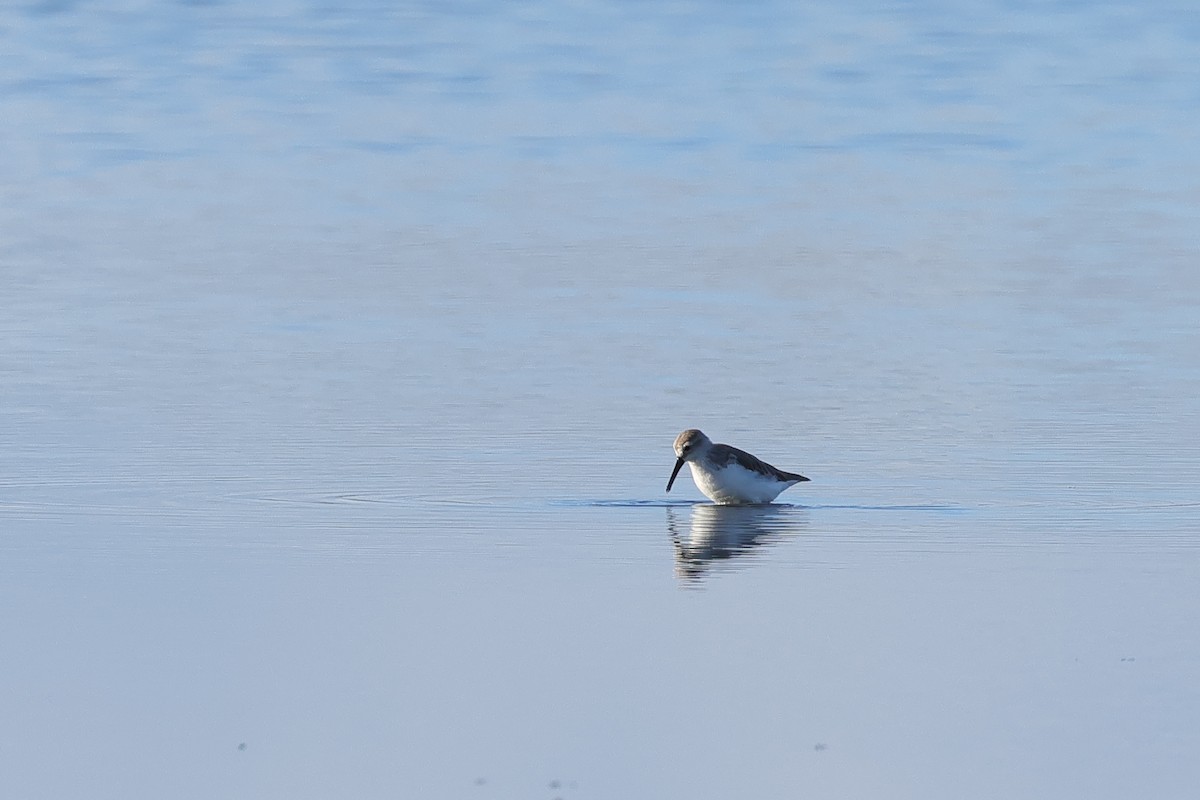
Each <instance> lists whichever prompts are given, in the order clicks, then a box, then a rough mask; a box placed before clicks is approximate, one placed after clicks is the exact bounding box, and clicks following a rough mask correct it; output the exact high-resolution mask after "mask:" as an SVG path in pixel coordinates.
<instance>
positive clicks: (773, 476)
mask: <svg viewBox="0 0 1200 800" xmlns="http://www.w3.org/2000/svg"><path fill="white" fill-rule="evenodd" d="M675 455H676V456H677V458H676V460H675V469H673V470H671V479H670V480H669V481H667V491H668V492H669V491H671V486H672V485H674V483H675V477H676V476H677V475H679V470H681V469H683V465H684V464H685V463H686V464H687V465H688V466H690V467H691V468H692V480H694V481H695V482H696V488H698V489H699V490H700V491H701V492H703V493H704V495H705V496H706V497H708V499H710V500H712V501H713V502H714V503H717V504H718V505H726V506H727V505H745V504H749V503H770V502H771V501H772V500H774V499H775V498H776V497H778V496H779V493H780V492H782V491H783V490H784V489H787V488H789V487H791V486H795V485H796V484H797V483H800V482H802V481H807V480H808V478H806V477H804V476H803V475H797V474H796V473H794V472H784V471H783V470H781V469H776V468H775V467H773V466H771V465H770V464H768V463H767V462H765V461H763V460H761V459H759V458H757V457H755V456H752V455H750V454H749V453H747V452H746V451H745V450H739V449H737V448H736V447H730V446H729V445H727V444H713V442H712V440H711V439H709V438H708V437H707V436H705V435H704V433H703V432H701V431H698V430H696V429H695V428H689V429H687V430H686V431H684V432H683V433H681V434H679V436H678V437H676V439H675Z"/></svg>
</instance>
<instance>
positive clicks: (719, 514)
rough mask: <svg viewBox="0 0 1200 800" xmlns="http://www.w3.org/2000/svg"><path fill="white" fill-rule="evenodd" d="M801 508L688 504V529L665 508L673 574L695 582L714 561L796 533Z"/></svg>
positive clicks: (741, 554) (802, 520) (800, 522)
mask: <svg viewBox="0 0 1200 800" xmlns="http://www.w3.org/2000/svg"><path fill="white" fill-rule="evenodd" d="M804 513H805V509H803V508H797V507H795V506H783V505H757V506H719V505H707V504H700V505H695V506H692V508H691V520H690V523H689V525H688V529H687V530H686V531H685V530H684V519H683V517H682V515H681V514H680V513H678V510H677V509H675V508H668V509H667V531H668V533H670V534H671V541H672V542H673V543H674V544H675V575H676V576H677V577H678V578H679V579H680V580H681V581H683V582H684V583H689V584H698V583H700V582H701V581H702V580H703V578H704V575H705V573H707V572H708V570H709V568H710V567H711V566H712V564H713V562H714V561H723V560H727V559H732V558H738V557H744V556H746V555H747V554H748V553H750V552H751V551H753V550H755V549H756V548H758V547H761V546H762V545H765V544H769V543H771V542H775V541H777V540H779V539H780V538H782V537H784V536H788V535H791V534H795V533H798V532H799V530H800V528H801V527H802V526H803V525H804V524H805V521H806V518H805V516H804Z"/></svg>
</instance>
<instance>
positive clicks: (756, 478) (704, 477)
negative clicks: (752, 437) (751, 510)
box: [688, 461, 800, 505]
mask: <svg viewBox="0 0 1200 800" xmlns="http://www.w3.org/2000/svg"><path fill="white" fill-rule="evenodd" d="M688 466H689V467H691V468H692V480H693V481H695V482H696V488H698V489H699V490H700V491H702V492H704V495H705V496H706V497H708V499H709V500H712V501H713V502H714V503H720V504H722V505H738V504H741V503H769V502H771V501H772V500H774V499H775V498H776V497H778V496H779V493H780V492H782V491H783V490H784V489H786V488H788V487H789V486H795V485H796V484H797V483H799V482H800V481H777V480H775V479H774V478H770V477H768V476H766V475H763V474H762V473H759V472H755V471H753V470H749V469H746V468H745V467H743V466H741V465H739V464H736V463H734V464H728V465H726V466H724V467H722V468H721V469H717V470H713V469H708V468H706V467H704V466H701V465H699V464H697V463H696V462H695V461H689V462H688Z"/></svg>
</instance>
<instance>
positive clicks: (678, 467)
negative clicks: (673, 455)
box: [667, 458, 683, 492]
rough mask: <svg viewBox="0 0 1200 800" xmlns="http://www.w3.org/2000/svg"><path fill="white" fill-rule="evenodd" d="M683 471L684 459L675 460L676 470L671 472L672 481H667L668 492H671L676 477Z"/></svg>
mask: <svg viewBox="0 0 1200 800" xmlns="http://www.w3.org/2000/svg"><path fill="white" fill-rule="evenodd" d="M681 469H683V459H682V458H677V459H675V469H673V470H671V480H669V481H667V491H668V492H669V491H671V487H672V486H674V485H675V476H676V475H678V474H679V470H681Z"/></svg>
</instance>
